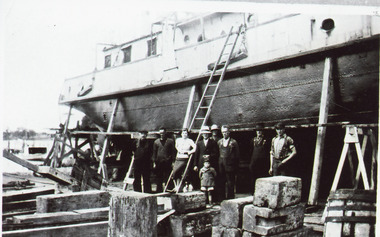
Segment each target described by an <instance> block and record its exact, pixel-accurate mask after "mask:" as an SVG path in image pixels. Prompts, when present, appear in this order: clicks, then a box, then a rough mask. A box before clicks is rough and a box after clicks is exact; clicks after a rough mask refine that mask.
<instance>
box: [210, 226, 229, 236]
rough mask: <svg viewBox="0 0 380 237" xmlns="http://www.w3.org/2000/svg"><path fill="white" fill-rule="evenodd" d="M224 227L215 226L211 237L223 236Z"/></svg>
mask: <svg viewBox="0 0 380 237" xmlns="http://www.w3.org/2000/svg"><path fill="white" fill-rule="evenodd" d="M225 229H226V227H224V226H222V225H217V226H213V227H212V232H211V237H221V236H223V233H224V230H225Z"/></svg>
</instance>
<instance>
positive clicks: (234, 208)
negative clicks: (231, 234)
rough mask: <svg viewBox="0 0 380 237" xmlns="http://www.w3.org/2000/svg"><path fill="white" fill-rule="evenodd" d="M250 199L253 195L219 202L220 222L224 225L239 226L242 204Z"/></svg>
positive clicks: (246, 203) (249, 201)
mask: <svg viewBox="0 0 380 237" xmlns="http://www.w3.org/2000/svg"><path fill="white" fill-rule="evenodd" d="M252 201H253V196H249V197H244V198H236V199H230V200H225V201H223V202H222V203H221V204H220V223H221V224H222V225H223V226H225V227H230V228H241V227H242V221H243V209H244V206H245V205H248V204H251V203H252Z"/></svg>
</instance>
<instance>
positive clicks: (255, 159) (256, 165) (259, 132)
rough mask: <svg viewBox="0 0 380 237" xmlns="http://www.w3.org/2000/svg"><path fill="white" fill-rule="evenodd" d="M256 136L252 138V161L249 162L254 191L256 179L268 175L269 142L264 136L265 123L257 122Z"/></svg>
mask: <svg viewBox="0 0 380 237" xmlns="http://www.w3.org/2000/svg"><path fill="white" fill-rule="evenodd" d="M255 130H256V136H255V137H254V138H253V139H252V140H251V154H252V155H251V162H250V163H249V170H250V171H251V177H252V181H253V183H252V187H253V189H252V191H254V190H255V182H256V179H258V178H262V177H266V176H268V173H267V170H268V168H269V159H268V155H269V142H267V139H266V138H265V137H264V134H263V130H264V125H263V124H257V125H256V127H255Z"/></svg>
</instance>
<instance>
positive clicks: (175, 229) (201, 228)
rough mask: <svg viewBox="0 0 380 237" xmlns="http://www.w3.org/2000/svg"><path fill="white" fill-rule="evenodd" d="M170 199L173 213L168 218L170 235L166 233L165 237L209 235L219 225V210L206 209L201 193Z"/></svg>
mask: <svg viewBox="0 0 380 237" xmlns="http://www.w3.org/2000/svg"><path fill="white" fill-rule="evenodd" d="M171 199H172V207H173V208H174V210H175V213H174V214H173V215H171V216H170V220H169V221H170V226H171V230H170V231H171V233H166V236H167V235H169V236H174V237H177V236H203V235H209V234H210V233H211V230H212V226H213V225H218V224H219V213H220V209H219V208H217V207H214V208H209V209H206V196H205V194H204V193H203V192H200V191H193V192H187V193H178V194H174V195H172V196H171Z"/></svg>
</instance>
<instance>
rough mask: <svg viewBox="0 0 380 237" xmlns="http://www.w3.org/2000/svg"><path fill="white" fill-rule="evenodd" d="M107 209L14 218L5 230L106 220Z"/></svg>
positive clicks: (38, 214) (36, 214)
mask: <svg viewBox="0 0 380 237" xmlns="http://www.w3.org/2000/svg"><path fill="white" fill-rule="evenodd" d="M108 213H109V207H103V208H91V209H82V210H75V211H70V212H53V213H35V214H33V215H23V216H14V217H13V218H12V220H11V221H9V222H10V223H8V227H7V225H6V226H3V227H5V229H11V228H13V229H27V228H36V227H47V226H53V225H54V226H56V225H68V224H75V223H83V222H94V221H105V220H108Z"/></svg>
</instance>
